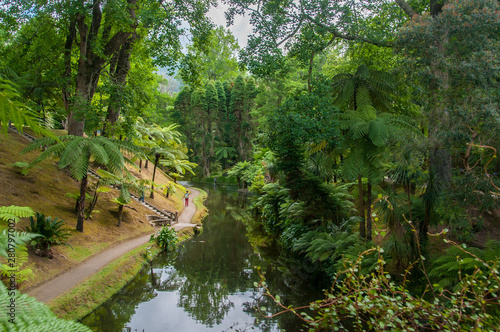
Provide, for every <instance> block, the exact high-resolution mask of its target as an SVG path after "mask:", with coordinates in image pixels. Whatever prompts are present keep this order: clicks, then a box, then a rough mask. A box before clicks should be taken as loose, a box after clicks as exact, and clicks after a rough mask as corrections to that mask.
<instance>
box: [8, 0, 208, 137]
mask: <svg viewBox="0 0 500 332" xmlns="http://www.w3.org/2000/svg"><path fill="white" fill-rule="evenodd" d="M2 6H3V8H4V9H5V11H4V16H5V17H6V18H7V20H6V22H7V24H8V26H7V28H8V29H11V30H12V31H16V30H17V29H18V27H19V26H21V25H22V24H24V22H26V21H29V20H30V19H32V18H38V17H47V18H55V21H56V25H58V26H59V27H60V30H59V35H60V37H59V39H58V40H60V41H62V44H61V45H60V46H59V49H62V50H63V51H62V52H61V53H59V54H62V63H63V64H62V65H61V66H60V68H59V69H60V71H61V72H62V73H63V74H62V92H63V101H64V106H65V108H66V111H67V114H68V132H69V134H74V135H78V136H81V135H83V132H84V125H85V118H86V117H87V114H86V113H87V112H88V111H89V110H90V109H91V108H90V105H91V104H92V100H93V97H94V94H95V92H96V88H97V85H98V82H99V79H100V76H101V74H102V73H103V70H104V68H105V67H106V66H107V65H108V64H112V68H111V70H110V71H109V72H110V74H111V80H112V82H113V83H114V84H115V85H116V86H122V85H123V82H124V77H126V73H127V68H128V64H127V62H128V61H129V58H130V51H131V50H132V48H133V46H134V42H135V41H136V40H137V39H141V38H142V39H144V42H145V43H146V45H147V50H148V53H149V56H151V57H152V58H154V59H155V63H156V64H158V65H162V66H168V67H173V66H175V65H176V62H177V60H179V59H180V58H181V57H182V52H181V48H182V43H181V42H180V38H182V36H183V35H184V34H185V33H187V31H188V29H184V28H183V27H181V22H187V23H188V24H189V26H190V29H189V30H190V32H191V35H192V36H193V41H194V44H195V45H201V44H203V42H204V41H205V39H206V36H207V33H208V31H209V30H210V28H211V24H210V23H209V20H208V19H207V18H206V17H205V16H204V15H203V14H204V13H205V12H206V11H207V10H208V6H209V3H208V2H207V1H203V0H202V1H197V0H193V1H187V2H182V3H180V2H175V1H169V2H166V3H165V2H162V3H158V2H156V1H149V0H144V1H142V0H140V1H137V0H116V1H111V2H107V1H101V0H93V1H79V2H63V3H61V2H58V1H50V0H47V1H42V2H36V3H35V2H33V1H30V0H25V1H20V2H17V3H11V2H2ZM188 8H189V9H188ZM74 60H77V61H74ZM72 82H75V84H74V85H73V83H72ZM111 101H112V103H111V109H110V114H111V117H110V120H113V119H112V118H116V114H118V111H117V108H116V107H115V105H117V104H116V103H117V99H116V98H115V97H113V98H112V100H111Z"/></svg>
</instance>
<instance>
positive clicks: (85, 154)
mask: <svg viewBox="0 0 500 332" xmlns="http://www.w3.org/2000/svg"><path fill="white" fill-rule="evenodd" d="M44 146H47V148H46V149H45V150H44V151H42V153H40V155H39V156H38V157H37V158H35V159H34V160H33V161H32V162H31V163H30V165H31V167H32V166H34V165H36V164H38V163H40V162H42V161H44V160H46V159H49V158H53V157H55V158H59V167H60V168H66V167H68V168H69V169H70V172H71V175H72V176H73V177H74V178H75V179H77V180H79V181H80V195H79V198H78V201H77V214H78V219H77V225H76V229H77V230H78V231H80V232H83V220H84V209H85V189H86V188H87V173H88V171H89V165H90V162H91V161H94V162H96V163H98V164H101V165H103V166H106V167H107V168H108V169H109V170H110V171H111V172H112V173H115V174H120V173H121V172H122V171H124V170H125V164H124V163H125V158H124V157H123V154H122V152H121V151H126V152H129V153H132V154H133V153H136V152H138V151H139V149H138V148H137V147H135V146H133V144H131V143H126V142H123V141H119V140H113V139H109V138H107V137H102V136H95V137H91V138H88V137H81V136H71V135H67V136H60V137H59V139H58V140H57V139H47V138H41V139H36V140H35V141H33V142H32V143H31V144H29V145H28V147H26V149H24V150H23V152H30V151H34V150H36V149H37V148H40V147H44ZM127 160H128V159H127Z"/></svg>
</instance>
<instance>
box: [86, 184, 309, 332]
mask: <svg viewBox="0 0 500 332" xmlns="http://www.w3.org/2000/svg"><path fill="white" fill-rule="evenodd" d="M206 190H207V191H208V192H209V199H208V200H207V201H206V205H207V207H208V208H209V211H210V214H209V216H208V217H207V218H206V220H205V221H204V230H203V233H202V234H201V235H200V236H198V237H195V238H193V239H191V240H189V241H187V242H185V243H184V244H182V245H181V246H180V247H179V248H178V249H177V251H176V252H174V253H170V254H162V255H160V256H158V257H157V258H156V259H155V260H154V261H153V263H152V264H151V266H150V267H149V268H147V269H144V270H143V271H141V273H139V274H138V276H137V277H136V278H134V279H133V280H132V281H131V282H130V284H129V285H127V287H125V288H124V289H123V290H122V291H121V292H119V293H118V294H116V295H115V296H114V297H112V298H111V299H110V300H109V301H108V302H107V303H105V304H104V305H102V306H101V307H100V308H98V309H97V310H96V311H95V312H94V313H93V314H91V315H89V316H88V317H86V318H85V319H84V320H83V323H84V324H86V325H87V326H89V327H91V328H92V329H93V330H94V331H122V330H129V331H136V330H137V331H206V330H214V331H225V330H229V329H232V330H236V331H250V330H253V331H279V330H281V329H284V330H286V331H300V330H301V328H300V321H297V320H296V319H295V318H294V317H293V316H292V315H282V316H278V317H277V318H274V319H265V318H263V317H262V316H261V315H260V314H259V313H258V312H257V311H256V307H257V306H258V305H259V298H260V297H261V296H260V294H259V290H258V289H256V288H255V287H254V282H255V281H259V280H260V277H259V275H258V272H257V270H256V269H255V267H256V266H260V267H261V271H262V272H263V273H265V274H266V281H267V282H268V284H269V286H270V288H271V289H272V290H273V292H276V294H279V295H280V297H281V298H282V299H283V301H284V302H285V303H286V304H287V305H288V304H293V305H302V304H304V303H308V301H309V300H310V296H308V295H312V296H317V292H313V293H310V292H309V291H308V290H309V289H310V288H311V287H310V285H308V284H307V282H306V281H304V280H303V279H302V278H300V277H298V276H297V275H292V273H291V272H290V269H289V268H286V267H284V266H285V265H286V263H285V262H280V257H279V256H278V253H277V252H276V250H274V249H272V248H269V249H267V250H260V251H259V252H256V251H255V250H254V248H252V246H251V245H250V244H249V242H248V239H247V237H246V229H245V225H244V224H243V223H242V222H241V220H243V219H245V218H250V216H249V213H248V211H247V210H246V208H247V200H246V198H245V197H244V196H241V195H238V194H237V193H236V192H235V189H234V188H230V187H216V188H215V189H214V187H213V186H210V187H209V188H206ZM260 305H265V306H267V307H273V304H272V303H269V301H268V300H267V299H264V300H263V302H262V303H261V304H260Z"/></svg>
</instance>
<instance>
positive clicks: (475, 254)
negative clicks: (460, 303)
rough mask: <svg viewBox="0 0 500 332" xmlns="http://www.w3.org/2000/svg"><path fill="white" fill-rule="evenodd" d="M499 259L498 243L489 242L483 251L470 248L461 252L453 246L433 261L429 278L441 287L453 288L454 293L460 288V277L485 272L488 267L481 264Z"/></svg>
mask: <svg viewBox="0 0 500 332" xmlns="http://www.w3.org/2000/svg"><path fill="white" fill-rule="evenodd" d="M469 253H470V254H469ZM471 254H472V255H471ZM499 257H500V241H494V240H490V241H488V242H487V243H486V246H485V248H484V249H479V248H474V247H470V248H467V249H466V250H461V249H460V248H457V247H455V246H453V247H450V248H449V249H447V250H446V253H445V254H444V255H441V256H439V257H438V258H437V259H436V260H434V261H433V264H432V265H433V268H432V269H431V271H430V272H429V277H430V278H432V279H434V280H436V282H437V284H439V285H440V286H441V287H444V288H453V290H455V291H456V290H458V287H461V286H460V285H459V281H460V277H461V276H464V275H466V274H468V275H472V274H473V273H474V271H476V270H477V269H480V270H483V271H487V270H489V269H490V267H488V266H486V265H485V264H484V263H483V262H485V263H491V262H493V261H495V260H497V259H498V258H499ZM498 286H500V285H497V287H498Z"/></svg>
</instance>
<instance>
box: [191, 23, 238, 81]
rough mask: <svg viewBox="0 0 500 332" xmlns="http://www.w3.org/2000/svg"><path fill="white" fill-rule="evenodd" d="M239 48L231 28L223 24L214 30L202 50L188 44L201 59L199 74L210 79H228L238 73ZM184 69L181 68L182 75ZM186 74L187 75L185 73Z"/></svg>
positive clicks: (192, 54) (192, 53)
mask: <svg viewBox="0 0 500 332" xmlns="http://www.w3.org/2000/svg"><path fill="white" fill-rule="evenodd" d="M238 50H239V46H238V43H237V41H236V38H234V36H233V35H232V33H231V31H230V30H229V29H225V28H224V27H222V26H219V27H217V28H216V29H214V30H212V31H211V33H210V36H209V37H208V39H207V42H206V47H205V48H204V49H203V50H202V49H200V48H195V47H194V46H193V45H190V46H188V52H189V54H190V55H191V57H193V58H197V59H198V60H199V62H200V63H199V67H200V70H199V72H198V75H199V76H200V77H202V78H204V79H208V80H214V81H217V80H221V81H224V80H228V79H231V78H233V77H235V76H236V75H237V73H238V60H237V59H236V53H237V51H238ZM182 71H183V69H181V75H182ZM184 76H187V75H186V74H184Z"/></svg>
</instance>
